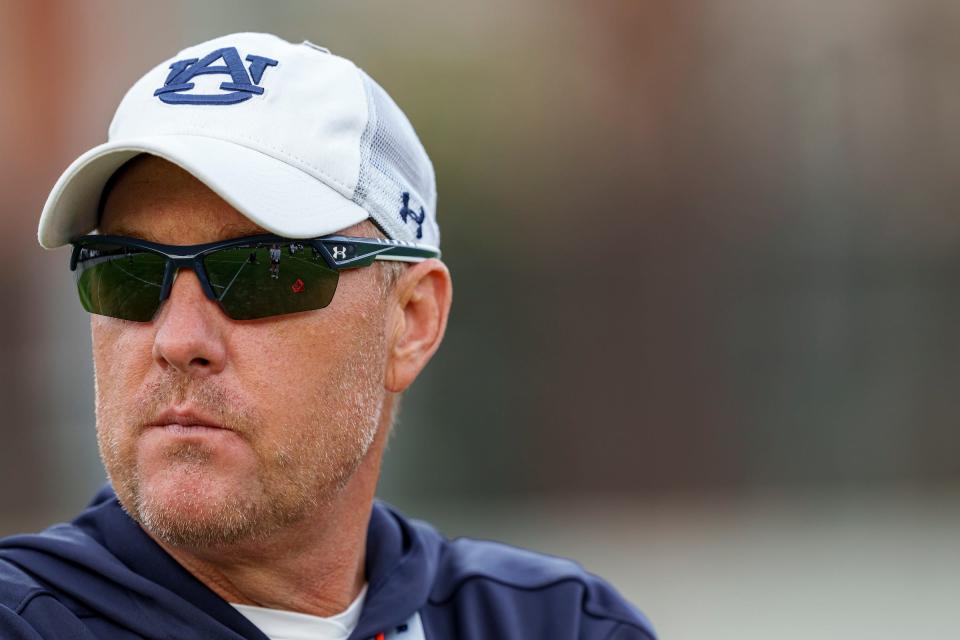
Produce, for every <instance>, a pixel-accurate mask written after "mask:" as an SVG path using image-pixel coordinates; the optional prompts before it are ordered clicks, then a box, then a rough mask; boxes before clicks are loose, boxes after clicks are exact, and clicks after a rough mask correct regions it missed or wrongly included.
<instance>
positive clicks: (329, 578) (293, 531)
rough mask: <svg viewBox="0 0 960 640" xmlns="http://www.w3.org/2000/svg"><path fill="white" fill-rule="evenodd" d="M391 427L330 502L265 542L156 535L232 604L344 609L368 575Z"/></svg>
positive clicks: (318, 611) (316, 611)
mask: <svg viewBox="0 0 960 640" xmlns="http://www.w3.org/2000/svg"><path fill="white" fill-rule="evenodd" d="M388 432H389V424H388V425H386V426H385V428H384V425H381V429H379V431H378V434H377V437H376V439H375V440H374V442H373V444H372V445H371V447H370V450H369V451H368V453H367V455H366V457H365V458H364V460H363V461H362V462H361V465H360V467H359V468H358V470H357V472H356V473H355V474H354V475H353V477H352V478H351V479H350V481H349V482H348V483H347V485H346V486H345V487H344V488H343V489H342V490H341V491H340V492H339V493H337V494H336V496H335V497H334V498H333V499H332V500H330V501H326V502H324V503H323V504H322V505H321V506H320V507H318V510H317V512H316V513H314V514H311V516H310V517H309V518H307V519H305V520H304V521H302V522H299V523H297V524H296V525H294V526H291V527H288V528H287V529H284V530H282V531H280V532H277V533H276V534H274V535H271V536H270V537H269V538H268V539H267V540H257V541H254V542H241V543H238V544H235V545H231V546H229V547H217V548H184V547H175V546H173V545H169V544H167V543H165V542H163V541H162V540H159V539H157V538H155V537H153V536H152V535H151V537H153V539H154V540H155V541H156V542H157V544H159V545H160V546H161V547H162V548H163V549H164V550H165V551H166V552H167V553H169V554H170V555H171V556H172V557H173V558H174V559H175V560H176V561H177V562H179V563H180V564H181V565H182V566H183V567H184V568H186V569H187V570H188V571H189V572H190V573H192V574H193V575H194V577H196V578H197V579H198V580H200V581H201V582H202V583H203V584H204V585H206V586H207V587H208V588H209V589H210V590H211V591H213V592H214V593H216V594H217V595H219V596H220V597H221V598H223V599H224V600H226V601H228V602H233V603H236V604H247V605H254V606H259V607H268V608H271V609H282V610H285V611H296V612H299V613H306V614H310V615H315V616H323V617H327V616H332V615H335V614H337V613H340V612H341V611H343V610H345V609H346V608H347V607H348V606H349V605H350V603H351V602H352V601H353V600H354V599H355V598H356V597H357V596H358V595H359V594H360V591H361V589H362V588H363V584H364V581H365V578H364V576H365V556H366V540H367V527H368V525H369V521H370V511H371V509H372V505H373V496H374V493H375V491H376V485H377V479H378V477H379V471H380V459H381V456H382V453H383V446H384V441H385V440H386V437H387V435H388ZM147 534H148V535H150V532H149V531H147Z"/></svg>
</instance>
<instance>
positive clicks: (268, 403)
mask: <svg viewBox="0 0 960 640" xmlns="http://www.w3.org/2000/svg"><path fill="white" fill-rule="evenodd" d="M435 206H436V193H435V186H434V174H433V169H432V167H431V164H430V161H429V159H428V157H427V155H426V152H425V151H424V149H423V147H422V146H421V145H420V142H419V140H418V139H417V137H416V134H415V133H414V131H413V128H412V127H411V126H410V124H409V122H408V121H407V119H406V118H405V116H404V115H403V113H402V112H401V111H400V110H399V108H398V107H397V106H396V105H395V104H394V103H393V101H392V100H391V99H390V98H389V97H388V96H387V94H386V93H385V92H384V91H383V90H382V89H381V88H380V87H379V86H378V85H376V84H375V83H374V82H373V81H372V80H371V79H370V78H369V77H368V76H367V75H366V74H364V73H363V72H362V71H360V70H359V69H357V68H356V66H354V65H353V64H352V63H351V62H349V61H347V60H345V59H343V58H339V57H336V56H334V55H332V54H330V53H329V52H327V51H326V50H324V49H322V48H319V47H316V46H314V45H311V44H309V43H303V44H300V45H293V44H289V43H287V42H284V41H282V40H280V39H278V38H275V37H273V36H269V35H262V34H235V35H230V36H225V37H223V38H218V39H215V40H213V41H210V42H206V43H203V44H200V45H197V46H196V47H191V48H188V49H186V50H184V51H182V52H181V53H180V54H178V55H177V56H175V57H174V58H172V59H171V60H168V61H166V62H164V63H163V64H161V65H159V66H158V67H156V68H155V69H153V70H152V71H150V72H148V73H147V74H146V75H145V76H144V77H143V78H142V79H141V80H140V81H138V82H137V83H136V84H135V85H134V86H133V88H132V89H131V90H130V91H129V92H128V93H127V95H126V96H125V98H124V99H123V101H122V102H121V104H120V106H119V107H118V109H117V113H116V115H115V117H114V120H113V123H112V125H111V127H110V136H109V141H108V142H107V143H105V144H104V145H101V146H99V147H96V148H94V149H92V150H90V151H89V152H87V153H86V154H84V155H83V156H81V157H80V158H79V159H78V160H77V161H75V162H74V163H73V164H72V165H71V166H70V167H69V168H68V169H67V170H66V172H65V173H64V174H63V176H61V178H60V180H59V181H58V182H57V184H56V185H55V186H54V188H53V191H52V192H51V194H50V197H49V199H48V201H47V204H46V206H45V207H44V210H43V213H42V216H41V220H40V230H39V238H40V243H41V244H42V245H43V246H45V247H47V248H52V247H56V246H61V245H64V244H67V243H72V244H73V254H72V258H71V268H72V269H74V270H75V271H76V272H77V286H78V291H79V294H80V298H81V303H82V304H83V306H84V307H85V308H86V309H87V310H88V311H90V312H91V313H92V314H93V315H92V316H91V330H92V337H93V360H94V365H95V381H96V421H97V425H96V427H97V438H98V443H99V447H100V453H101V456H102V459H103V462H104V466H105V467H106V470H107V474H108V476H109V479H110V485H109V486H107V487H105V488H104V489H103V490H102V491H101V492H100V493H99V494H98V495H97V496H96V497H95V498H94V500H93V502H92V503H91V505H90V506H89V507H88V509H87V510H86V511H84V512H83V513H82V514H81V515H80V516H79V517H78V518H77V519H76V520H74V521H73V522H72V523H70V524H62V525H57V526H54V527H52V528H50V529H48V530H47V531H45V532H43V533H40V534H37V535H23V536H15V537H12V538H7V539H5V540H2V541H0V638H3V639H5V640H6V639H8V638H15V639H17V640H26V639H30V640H34V639H37V638H45V639H46V638H58V639H59V638H71V639H77V640H88V639H92V638H123V639H130V638H175V639H177V640H189V639H194V638H196V639H204V640H211V639H217V638H224V639H226V638H230V639H239V638H256V639H259V640H263V639H264V638H271V639H274V640H280V639H290V638H340V639H344V640H345V639H347V638H352V639H357V640H362V639H368V638H378V639H386V638H398V639H401V640H418V639H422V638H430V639H459V638H465V639H481V638H483V639H498V640H499V639H510V638H515V639H521V638H522V639H524V640H530V639H539V638H550V639H551V640H552V639H557V638H597V639H598V640H599V639H615V640H617V639H619V640H623V639H634V638H636V639H641V638H642V639H645V640H649V639H650V638H653V633H652V631H651V629H650V626H649V624H648V622H647V621H646V619H645V618H644V617H643V616H642V615H641V614H640V613H639V612H638V611H636V609H634V608H633V607H632V606H631V605H629V604H628V603H626V602H625V601H624V600H623V599H622V598H620V596H618V595H617V594H616V593H615V592H614V591H613V589H611V587H610V586H609V585H607V584H606V583H604V582H603V581H602V580H600V579H599V578H596V577H594V576H591V575H590V574H587V573H586V572H584V571H583V570H582V569H581V568H580V567H579V566H578V565H576V564H574V563H572V562H570V561H567V560H562V559H557V558H550V557H546V556H540V555H537V554H534V553H531V552H526V551H521V550H517V549H513V548H510V547H507V546H504V545H500V544H495V543H489V542H479V541H473V540H463V539H461V540H454V541H448V540H445V539H444V538H442V537H441V536H440V535H439V534H438V533H437V532H436V531H435V530H434V529H433V528H431V527H430V526H429V525H427V524H425V523H421V522H416V521H412V520H408V519H407V518H405V517H404V516H402V515H401V514H399V513H397V512H396V511H395V510H393V509H392V508H390V507H389V506H387V505H385V504H382V503H380V502H377V501H375V500H374V491H375V488H376V483H377V478H378V474H379V470H380V461H381V456H382V455H383V449H384V443H385V441H386V439H387V435H388V432H389V430H390V426H391V423H392V420H393V417H394V412H395V409H396V406H397V401H398V397H399V395H400V394H401V393H402V392H403V391H404V390H405V389H406V388H407V387H408V386H409V385H410V384H411V383H412V382H413V380H414V379H415V378H416V377H417V375H418V374H419V373H420V371H421V370H422V369H423V367H424V366H425V365H426V364H427V362H428V361H429V360H430V358H431V356H432V355H433V353H434V352H435V350H436V349H437V347H438V346H439V344H440V341H441V339H442V337H443V333H444V328H445V326H446V322H447V314H448V311H449V308H450V302H451V280H450V275H449V273H448V271H447V268H446V266H444V264H443V263H442V262H441V261H440V260H439V259H438V258H439V230H438V227H437V223H436V216H435ZM413 212H417V213H413ZM94 232H95V233H94ZM293 241H296V242H298V243H302V244H304V245H305V246H306V245H307V244H309V245H310V247H311V249H312V255H313V256H314V257H313V258H311V259H303V258H300V259H298V258H296V257H293V258H291V259H290V263H291V264H290V266H289V268H286V267H285V269H284V272H285V273H284V276H283V278H282V279H281V282H280V284H281V285H282V286H280V287H277V286H271V283H270V277H271V276H270V275H269V274H267V273H265V272H264V271H262V270H261V269H260V268H258V267H255V266H251V264H250V262H249V255H252V254H253V252H255V251H256V250H257V248H258V247H263V246H270V245H273V246H276V247H279V246H280V243H284V242H287V243H290V242H293ZM288 271H289V274H288V273H287V272H288ZM278 363H282V366H281V364H278Z"/></svg>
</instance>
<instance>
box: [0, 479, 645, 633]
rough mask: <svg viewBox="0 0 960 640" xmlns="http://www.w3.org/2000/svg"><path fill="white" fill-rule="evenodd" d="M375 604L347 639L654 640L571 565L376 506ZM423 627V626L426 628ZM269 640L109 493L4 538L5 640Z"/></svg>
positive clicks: (372, 545) (0, 600) (0, 619)
mask: <svg viewBox="0 0 960 640" xmlns="http://www.w3.org/2000/svg"><path fill="white" fill-rule="evenodd" d="M366 571H367V582H368V585H369V586H368V589H367V596H366V600H365V602H364V606H363V611H362V613H361V615H360V621H359V623H358V625H357V628H356V630H355V631H354V633H353V634H352V635H351V640H367V639H368V638H378V637H383V636H380V635H379V634H386V637H387V638H392V637H395V638H397V639H398V640H402V639H403V638H405V637H411V638H412V637H413V636H414V635H417V634H414V633H407V632H408V630H410V627H411V626H412V624H415V625H421V624H422V629H423V634H424V635H425V637H426V638H427V639H428V640H440V639H445V640H446V639H449V640H455V639H456V640H461V639H462V640H480V639H484V640H513V639H517V640H520V639H523V640H539V639H541V638H542V639H544V640H547V639H549V640H567V639H570V640H573V639H574V638H577V639H581V640H587V639H590V640H592V639H596V640H653V639H654V634H653V631H652V629H651V627H650V624H649V622H648V621H647V620H646V618H644V616H643V614H641V613H640V612H639V611H637V610H636V609H635V608H634V607H632V606H631V605H630V604H629V603H627V602H626V601H625V600H623V598H621V597H620V596H619V595H618V594H617V593H616V592H615V591H614V590H613V589H612V588H611V587H610V586H609V585H608V584H606V583H605V582H603V581H602V580H600V579H599V578H597V577H596V576H593V575H590V574H589V573H586V572H585V571H584V570H583V569H581V568H580V567H579V566H578V565H577V564H575V563H573V562H571V561H569V560H563V559H559V558H553V557H549V556H544V555H539V554H535V553H531V552H529V551H523V550H520V549H515V548H513V547H509V546H506V545H502V544H498V543H493V542H482V541H477V540H468V539H463V538H461V539H457V540H446V539H445V538H443V537H442V536H441V535H440V534H439V533H438V532H437V531H436V530H435V529H434V528H433V527H431V526H429V525H427V524H425V523H422V522H418V521H412V520H408V519H406V518H404V517H403V516H401V515H400V514H399V513H397V512H396V511H394V510H393V509H391V508H390V507H388V506H386V505H384V504H383V503H380V502H376V503H375V504H374V507H373V513H372V516H371V518H370V526H369V531H368V536H367V558H366ZM418 631H419V629H418ZM41 638H42V639H44V640H54V639H56V640H92V639H93V638H98V639H107V638H109V639H123V640H132V639H134V638H156V639H158V640H159V639H161V638H162V639H165V640H221V639H222V640H240V639H249V640H254V639H255V640H267V639H266V636H264V635H263V633H261V632H260V631H259V629H257V628H256V627H255V626H253V624H251V623H250V622H249V621H248V620H247V619H246V618H245V617H244V616H242V615H241V614H240V613H239V612H237V611H236V610H235V609H234V608H233V607H232V606H230V604H228V603H227V602H226V601H224V600H223V599H222V598H220V597H219V596H218V595H216V594H215V593H213V592H212V591H210V590H209V589H208V588H207V587H205V586H204V585H203V584H202V583H201V582H200V581H199V580H197V579H196V578H195V577H193V575H191V574H190V573H189V572H187V571H186V570H185V569H184V568H183V567H182V566H180V565H179V564H178V563H177V562H176V561H175V560H174V559H173V558H172V557H171V556H170V555H168V554H167V553H166V552H165V551H163V550H162V549H161V548H160V547H159V546H158V545H157V544H156V543H154V542H153V540H151V539H150V537H149V536H147V535H146V533H144V532H143V530H142V529H141V528H140V527H139V525H137V524H136V523H135V522H134V521H133V520H132V519H131V518H130V517H129V516H128V515H127V514H126V512H124V511H123V509H122V508H121V507H120V505H119V503H118V502H117V499H116V496H115V495H114V494H113V491H112V490H111V489H110V488H109V487H106V488H105V489H104V490H102V491H101V492H100V493H99V494H97V497H96V498H95V499H94V501H93V503H92V504H91V505H90V507H89V508H87V510H86V511H84V512H83V513H82V514H81V515H80V517H78V518H77V519H76V520H74V521H73V522H72V523H70V524H59V525H56V526H53V527H51V528H49V529H47V530H46V531H44V532H43V533H39V534H35V535H21V536H13V537H10V538H5V539H2V540H0V639H2V640H38V639H41Z"/></svg>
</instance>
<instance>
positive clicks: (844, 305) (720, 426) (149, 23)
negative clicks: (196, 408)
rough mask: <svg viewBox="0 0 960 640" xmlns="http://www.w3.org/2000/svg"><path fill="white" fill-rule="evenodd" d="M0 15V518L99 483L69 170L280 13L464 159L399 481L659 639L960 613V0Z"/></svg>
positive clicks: (69, 5) (906, 623)
mask: <svg viewBox="0 0 960 640" xmlns="http://www.w3.org/2000/svg"><path fill="white" fill-rule="evenodd" d="M0 8H2V11H3V16H4V20H3V22H2V23H0V36H2V37H0V69H2V77H3V78H5V80H4V89H5V90H4V97H3V99H2V100H0V114H2V118H0V141H2V148H3V151H4V153H3V154H2V156H0V184H2V187H3V189H2V192H3V199H2V201H0V202H2V204H0V213H2V215H0V233H2V234H3V237H4V238H5V240H6V244H5V246H4V250H3V251H2V252H0V295H2V297H3V299H4V300H5V306H6V308H7V312H6V313H4V314H2V315H0V347H2V350H3V353H4V354H5V357H4V360H5V362H4V366H3V367H0V380H2V384H0V403H2V406H3V423H2V424H0V435H2V438H0V534H8V533H13V532H16V531H25V530H35V529H38V528H42V527H43V526H46V525H47V524H49V523H50V522H52V521H54V520H62V519H69V518H71V517H72V516H73V515H74V514H75V513H76V512H77V511H78V510H79V509H80V508H81V507H82V506H83V505H84V504H85V501H86V500H87V499H88V498H89V497H90V496H91V495H92V493H93V492H94V490H95V489H96V487H98V486H99V485H100V484H101V483H102V482H103V479H104V474H103V470H102V467H101V466H100V463H99V460H98V458H97V453H96V447H95V441H94V435H93V429H94V426H93V409H92V393H93V390H92V378H91V374H92V368H91V364H90V359H89V348H90V344H89V335H88V332H89V329H88V320H87V318H86V316H85V314H84V313H83V312H82V311H81V309H80V306H79V303H78V301H77V300H76V296H75V294H74V292H73V281H72V277H71V275H70V274H69V272H68V270H67V261H68V257H69V256H68V252H67V250H60V251H57V252H44V251H43V250H41V249H40V248H39V247H38V246H37V244H36V240H35V233H36V222H37V217H38V215H39V212H40V209H41V207H42V205H43V202H44V200H45V198H46V195H47V192H48V191H49V189H50V187H51V186H52V185H53V183H54V181H55V180H56V178H57V176H58V175H59V174H60V172H61V171H62V170H63V169H64V168H65V167H66V166H67V165H68V164H69V163H70V162H71V161H72V160H73V159H74V158H75V157H76V156H77V155H79V154H80V153H81V152H83V151H84V150H86V149H87V148H89V147H91V146H93V145H95V144H98V143H99V142H101V141H103V140H104V138H105V135H106V128H107V125H108V124H109V121H110V118H111V117H112V113H113V109H114V107H115V106H116V104H117V103H118V101H119V100H120V98H121V97H122V95H123V93H124V91H125V90H126V88H127V87H128V86H129V85H130V84H132V83H133V81H134V80H136V79H137V78H138V77H139V76H140V75H141V74H142V73H143V72H144V71H146V70H147V69H148V68H150V67H152V66H153V65H155V64H157V63H159V62H160V61H161V60H164V59H166V58H168V57H170V56H172V55H174V54H175V53H176V52H177V51H178V50H179V49H181V48H183V47H184V46H187V45H189V44H193V43H195V42H199V41H202V40H204V39H207V38H210V37H213V36H216V35H221V34H224V33H229V32H232V31H238V30H263V31H271V32H275V33H277V34H278V35H281V36H283V37H285V38H287V39H290V40H294V41H299V40H302V39H310V40H311V41H314V42H316V43H318V44H322V45H325V46H327V47H329V48H330V49H332V50H333V51H334V52H335V53H339V54H342V55H345V56H347V57H350V58H352V59H353V60H355V61H356V62H357V63H358V64H359V65H360V66H361V67H363V68H364V69H366V70H367V71H368V72H369V73H370V74H371V75H372V76H373V77H374V78H376V79H377V80H378V81H379V82H380V84H382V85H383V86H384V87H385V88H386V89H387V90H388V91H389V92H390V93H391V94H392V95H393V97H394V98H395V99H396V100H397V102H398V103H399V104H400V105H401V106H402V107H403V108H404V109H405V111H406V112H407V114H408V116H409V117H410V119H411V121H412V122H413V124H414V126H415V127H416V129H417V131H418V132H419V134H420V136H421V138H422V139H423V142H424V144H425V146H426V148H427V150H428V151H429V153H430V154H431V156H432V158H433V161H434V164H435V166H436V170H437V175H438V184H439V194H440V197H439V217H440V224H441V228H442V231H443V248H444V256H445V260H446V261H447V262H448V264H449V265H450V267H451V269H452V271H453V275H454V280H455V285H456V286H455V289H456V296H455V298H456V299H455V305H454V311H453V316H452V319H451V323H450V327H449V332H448V335H447V338H446V342H445V345H444V347H443V349H442V350H441V351H440V353H439V354H438V355H437V357H436V359H435V360H434V362H433V363H432V364H431V365H430V367H429V368H428V370H427V371H426V373H425V375H424V376H423V377H422V379H421V380H420V381H418V383H417V385H416V387H415V389H414V390H413V391H411V392H410V393H409V394H408V396H407V398H406V399H405V406H404V411H403V415H402V417H401V421H400V424H399V426H398V429H397V434H396V435H395V437H394V438H393V440H392V442H391V446H390V451H389V453H388V457H387V461H386V467H385V469H384V475H383V480H382V483H381V489H380V494H381V495H382V496H383V497H384V498H386V499H388V500H390V501H392V502H394V503H395V504H396V505H397V506H398V507H400V508H401V509H402V510H404V511H406V512H407V513H408V514H410V515H415V516H418V517H423V518H426V519H429V520H432V521H434V522H435V523H437V524H438V525H439V526H440V527H441V528H442V529H443V530H444V531H445V532H446V533H447V534H449V535H471V536H476V537H490V538H496V539H501V540H505V541H507V542H511V543H513V544H518V545H523V546H529V547H535V548H537V549H540V550H543V551H548V552H551V553H556V554H561V555H570V556H573V557H575V558H577V559H578V560H579V561H580V562H582V563H583V564H584V565H585V566H586V567H587V568H588V569H590V570H591V571H594V572H596V573H599V574H601V575H603V576H605V577H606V578H608V579H609V580H610V581H611V582H613V583H614V584H615V585H616V586H617V587H618V588H619V589H620V590H621V591H622V592H623V593H624V594H626V595H627V596H628V597H629V598H630V599H631V600H632V601H634V602H635V603H636V604H637V605H638V606H639V607H640V608H641V609H642V610H644V611H645V612H646V613H647V614H648V615H649V616H650V617H651V619H652V620H653V622H654V624H655V626H656V627H657V629H658V631H659V633H660V635H661V637H662V638H664V639H665V640H672V639H694V638H712V639H726V638H731V639H733V638H736V639H738V640H746V639H758V640H759V639H764V640H768V639H769V638H778V639H781V640H783V639H793V638H796V639H800V638H804V639H806V638H809V637H813V636H817V637H828V638H848V639H854V638H857V639H858V638H864V639H866V638H870V639H871V640H879V639H884V638H891V639H892V638H903V637H911V638H913V637H916V638H946V637H955V636H956V629H957V628H958V624H960V614H958V613H957V608H956V601H957V598H958V596H960V587H958V583H957V575H958V572H960V462H958V460H957V454H958V451H960V429H958V428H957V415H958V414H960V357H958V356H960V331H958V326H960V291H958V287H957V282H958V280H960V215H958V211H957V206H956V203H957V200H958V195H960V186H958V185H960V182H958V180H957V175H958V171H960V121H958V118H960V80H958V71H960V38H958V37H957V34H958V31H960V4H958V3H957V2H955V1H954V0H840V1H839V2H810V1H809V0H724V1H723V2H705V1H698V0H680V1H674V2H669V1H666V0H661V1H658V2H653V1H649V0H527V1H525V2H508V1H507V0H489V1H488V2H483V3H477V2H468V1H466V0H446V1H445V2H437V1H434V2H427V1H426V0H411V1H409V2H404V3H388V2H372V1H370V0H350V1H349V2H348V1H346V0H341V1H328V2H319V1H314V2H279V1H276V2H271V3H265V2H253V1H243V2H225V1H220V2H214V1H208V2H202V3H201V2H196V3H186V2H163V3H157V2H144V1H126V2H120V1H116V2H106V1H104V0H84V1H83V2H80V1H79V0H75V1H54V0H45V1H43V2H25V1H21V2H13V1H11V0H2V1H0Z"/></svg>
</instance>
